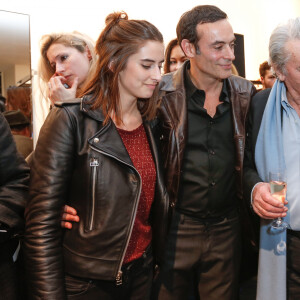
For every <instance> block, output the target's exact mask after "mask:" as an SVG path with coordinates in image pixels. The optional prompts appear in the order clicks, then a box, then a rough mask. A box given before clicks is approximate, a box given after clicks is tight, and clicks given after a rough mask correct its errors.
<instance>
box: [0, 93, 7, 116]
mask: <svg viewBox="0 0 300 300" xmlns="http://www.w3.org/2000/svg"><path fill="white" fill-rule="evenodd" d="M5 110H6V98H5V97H4V96H2V95H0V112H4V111H5Z"/></svg>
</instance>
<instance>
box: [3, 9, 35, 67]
mask: <svg viewBox="0 0 300 300" xmlns="http://www.w3.org/2000/svg"><path fill="white" fill-rule="evenodd" d="M15 64H20V65H25V64H28V65H30V33H29V16H28V15H24V14H19V13H11V12H7V11H1V10H0V71H1V70H4V69H6V68H7V67H10V66H11V65H15Z"/></svg>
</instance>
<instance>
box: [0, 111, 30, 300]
mask: <svg viewBox="0 0 300 300" xmlns="http://www.w3.org/2000/svg"><path fill="white" fill-rule="evenodd" d="M0 165H1V168H0V283H1V284H0V293H1V294H0V295H1V296H0V298H2V299H6V300H16V299H24V298H23V295H18V280H17V269H16V263H15V262H14V261H13V255H14V253H15V251H16V249H17V246H18V244H19V237H20V234H22V233H23V230H24V207H25V203H26V200H27V194H28V182H29V167H28V166H27V164H26V162H25V160H24V158H23V157H22V156H21V154H19V153H18V151H17V149H16V145H15V142H14V140H13V137H12V134H11V131H10V128H9V126H8V123H7V121H6V120H5V118H4V116H3V115H2V114H0Z"/></svg>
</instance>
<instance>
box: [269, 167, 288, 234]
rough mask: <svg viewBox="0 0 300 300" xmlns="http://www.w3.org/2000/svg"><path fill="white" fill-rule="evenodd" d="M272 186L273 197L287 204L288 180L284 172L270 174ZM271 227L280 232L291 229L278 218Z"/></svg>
mask: <svg viewBox="0 0 300 300" xmlns="http://www.w3.org/2000/svg"><path fill="white" fill-rule="evenodd" d="M269 175H270V186H271V194H272V196H273V197H274V198H275V199H276V200H278V201H279V202H281V203H283V204H284V202H285V197H286V178H285V175H284V173H283V172H274V173H273V172H270V174H269ZM271 227H272V228H274V229H278V230H285V229H286V228H288V227H289V225H288V223H286V222H285V221H283V220H282V218H280V217H279V218H277V219H275V220H273V222H272V223H271Z"/></svg>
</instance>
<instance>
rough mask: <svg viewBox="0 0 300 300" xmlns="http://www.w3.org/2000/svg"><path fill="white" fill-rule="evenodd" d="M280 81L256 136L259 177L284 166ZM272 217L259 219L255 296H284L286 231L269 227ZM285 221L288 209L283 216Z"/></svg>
mask: <svg viewBox="0 0 300 300" xmlns="http://www.w3.org/2000/svg"><path fill="white" fill-rule="evenodd" d="M282 93H286V88H285V85H284V83H283V82H280V81H278V80H277V81H276V82H275V84H274V86H273V88H272V90H271V93H270V95H269V98H268V102H267V104H266V107H265V111H264V115H263V118H262V122H261V126H260V130H259V133H258V136H257V142H256V148H255V163H256V167H257V171H258V174H259V176H260V178H261V179H262V180H263V181H265V182H269V172H272V171H273V172H274V171H275V172H276V171H277V170H285V160H284V149H283V145H284V137H283V133H282V132H283V131H282V124H283V119H284V118H286V114H284V113H282V106H281V98H282V97H281V95H282ZM272 221H273V220H265V219H261V223H260V249H259V262H258V278H257V298H256V299H257V300H267V299H272V300H285V299H286V231H283V232H280V233H278V232H277V233H275V232H274V231H270V227H271V222H272ZM285 221H286V222H289V211H288V212H287V216H286V218H285Z"/></svg>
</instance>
